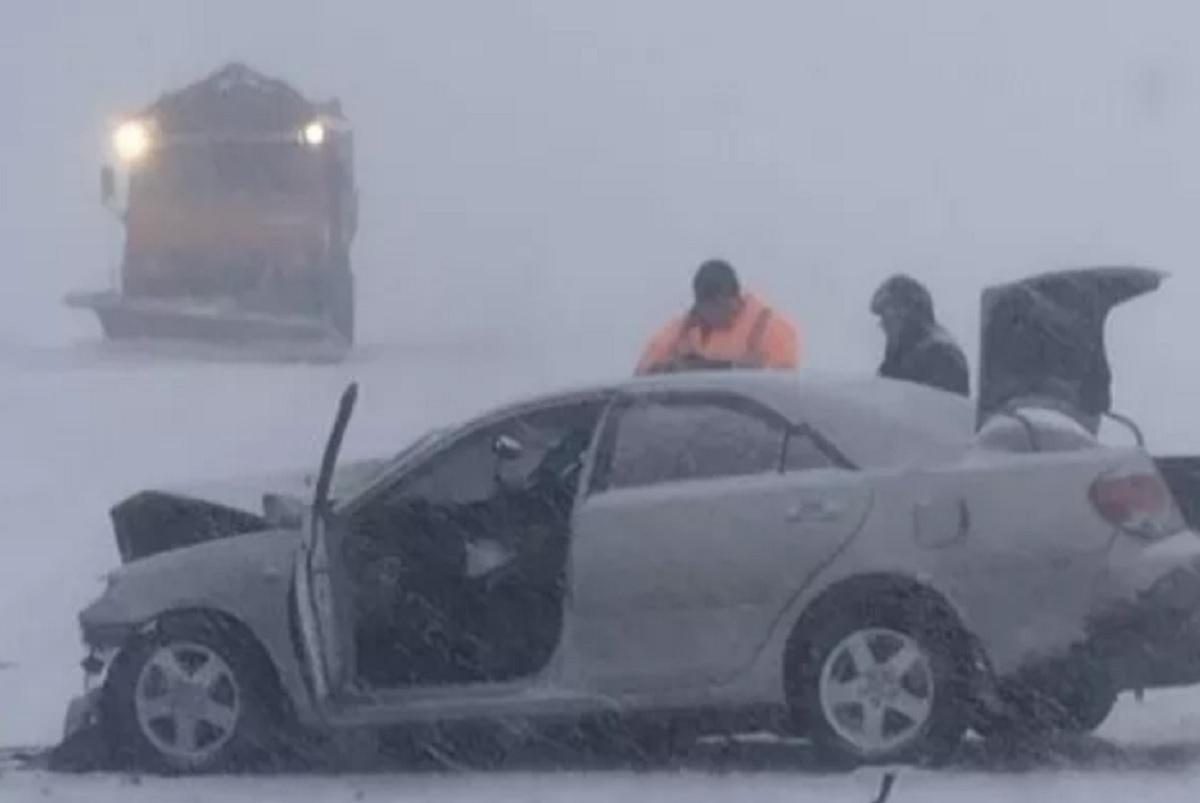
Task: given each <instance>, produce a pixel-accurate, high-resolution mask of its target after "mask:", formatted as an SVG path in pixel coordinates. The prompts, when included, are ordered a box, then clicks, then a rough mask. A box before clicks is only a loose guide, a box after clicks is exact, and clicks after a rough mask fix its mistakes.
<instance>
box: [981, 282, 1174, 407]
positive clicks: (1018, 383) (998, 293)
mask: <svg viewBox="0 0 1200 803" xmlns="http://www.w3.org/2000/svg"><path fill="white" fill-rule="evenodd" d="M1164 277H1165V274H1163V273H1162V272H1160V271H1155V270H1150V269H1148V268H1137V267H1097V268H1080V269H1076V270H1063V271H1056V272H1053V273H1043V274H1039V275H1037V276H1032V277H1030V278H1027V279H1022V280H1020V281H1017V282H1012V283H1010V284H1005V285H999V286H996V287H990V288H988V289H986V290H985V291H984V293H983V299H982V306H983V309H982V314H981V316H980V322H981V333H980V341H979V343H980V356H979V409H978V419H977V422H976V424H977V426H981V425H982V424H983V422H984V421H986V420H987V419H988V418H989V417H990V416H992V415H994V414H995V413H997V412H1000V411H1002V410H1004V409H1005V407H1006V406H1008V405H1009V404H1011V403H1012V402H1014V401H1015V400H1018V399H1022V398H1029V397H1040V398H1044V399H1048V400H1051V401H1053V402H1055V403H1057V404H1059V405H1063V406H1065V407H1067V408H1068V409H1071V410H1073V411H1075V412H1076V413H1077V414H1078V415H1079V416H1080V417H1081V418H1084V419H1098V418H1099V417H1100V416H1103V415H1105V414H1109V413H1111V412H1112V411H1111V410H1110V407H1111V405H1112V395H1111V385H1112V373H1111V371H1110V369H1109V365H1108V355H1107V353H1106V349H1105V344H1104V326H1105V322H1106V321H1107V320H1108V314H1109V312H1111V311H1112V309H1113V308H1114V307H1116V306H1118V305H1120V304H1122V303H1124V302H1126V301H1129V300H1130V299H1133V298H1136V297H1138V296H1140V295H1143V294H1145V293H1148V292H1150V291H1151V290H1154V289H1156V288H1157V287H1158V286H1159V285H1160V284H1161V283H1162V280H1163V278H1164Z"/></svg>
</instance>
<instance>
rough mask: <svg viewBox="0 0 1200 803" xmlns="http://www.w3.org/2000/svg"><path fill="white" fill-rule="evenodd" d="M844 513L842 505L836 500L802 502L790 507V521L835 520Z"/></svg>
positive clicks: (788, 517) (788, 516)
mask: <svg viewBox="0 0 1200 803" xmlns="http://www.w3.org/2000/svg"><path fill="white" fill-rule="evenodd" d="M840 515H842V506H841V505H839V504H837V503H835V502H816V501H814V502H801V503H800V504H798V505H793V506H792V507H790V508H788V511H787V520H788V521H833V520H834V519H836V518H838V516H840Z"/></svg>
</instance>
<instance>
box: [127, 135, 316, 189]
mask: <svg viewBox="0 0 1200 803" xmlns="http://www.w3.org/2000/svg"><path fill="white" fill-rule="evenodd" d="M320 187H321V160H320V158H319V156H318V154H316V153H314V152H313V151H312V150H311V149H309V148H306V147H304V146H303V145H300V144H299V143H297V144H290V143H279V142H265V143H260V142H219V143H197V144H191V143H189V144H181V145H173V146H171V147H169V148H165V149H163V150H162V151H161V152H159V153H158V154H156V155H155V158H154V159H153V161H151V162H150V163H149V164H147V165H146V167H145V168H144V169H143V170H141V171H140V172H138V173H137V174H136V175H135V177H134V182H133V191H134V192H138V193H143V194H147V195H154V196H158V197H184V198H205V197H222V196H228V195H247V196H252V197H264V196H279V195H310V194H314V193H316V192H318V191H319V189H320Z"/></svg>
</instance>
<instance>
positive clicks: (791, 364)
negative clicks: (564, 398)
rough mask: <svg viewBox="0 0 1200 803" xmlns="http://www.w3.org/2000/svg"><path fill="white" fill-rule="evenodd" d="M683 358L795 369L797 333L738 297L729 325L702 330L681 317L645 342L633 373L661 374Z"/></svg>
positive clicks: (754, 301)
mask: <svg viewBox="0 0 1200 803" xmlns="http://www.w3.org/2000/svg"><path fill="white" fill-rule="evenodd" d="M688 358H701V359H704V360H712V361H715V362H728V363H731V364H733V365H735V366H737V367H742V368H796V367H797V366H798V365H799V363H800V335H799V333H798V331H797V328H796V325H795V324H793V323H792V322H791V321H790V320H788V319H787V318H786V317H785V316H783V315H781V314H780V313H779V312H777V311H776V310H773V309H771V308H770V307H768V306H767V305H765V304H763V303H762V302H761V301H759V300H758V299H757V298H755V297H754V296H752V295H750V294H748V293H744V294H743V295H742V308H741V309H740V310H739V311H738V314H737V316H736V317H735V318H734V319H733V322H732V323H731V324H730V325H729V326H727V327H725V328H723V329H714V330H712V331H709V332H704V331H703V330H702V329H701V327H700V326H699V324H697V323H695V322H694V321H693V320H692V319H691V317H690V316H689V315H681V316H680V317H678V318H676V319H675V320H673V321H671V322H670V323H669V324H667V325H666V326H664V327H663V328H662V329H660V330H659V331H658V332H657V333H656V334H655V335H654V337H653V338H651V339H650V342H649V344H647V346H646V349H645V351H644V352H643V353H642V358H641V360H640V361H639V362H638V366H637V373H638V374H649V373H654V372H655V371H661V370H663V369H666V368H668V367H669V366H671V365H672V364H676V363H680V362H682V361H684V360H686V359H688Z"/></svg>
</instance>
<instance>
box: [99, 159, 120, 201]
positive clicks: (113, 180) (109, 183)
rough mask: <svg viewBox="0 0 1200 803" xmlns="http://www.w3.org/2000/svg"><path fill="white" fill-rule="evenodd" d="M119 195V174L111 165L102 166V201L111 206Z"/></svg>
mask: <svg viewBox="0 0 1200 803" xmlns="http://www.w3.org/2000/svg"><path fill="white" fill-rule="evenodd" d="M116 197H117V176H116V174H115V173H114V172H113V169H112V166H111V165H105V166H104V167H102V168H100V203H102V204H104V205H105V206H111V205H112V203H113V201H114V200H115V199H116Z"/></svg>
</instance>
